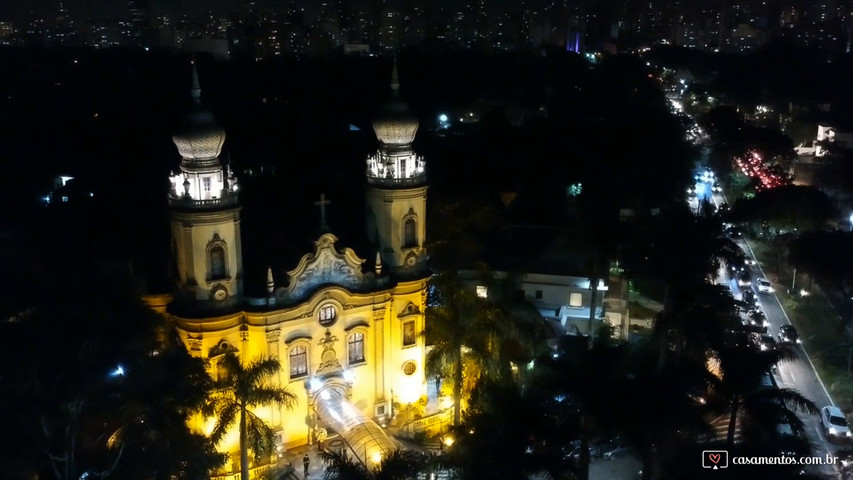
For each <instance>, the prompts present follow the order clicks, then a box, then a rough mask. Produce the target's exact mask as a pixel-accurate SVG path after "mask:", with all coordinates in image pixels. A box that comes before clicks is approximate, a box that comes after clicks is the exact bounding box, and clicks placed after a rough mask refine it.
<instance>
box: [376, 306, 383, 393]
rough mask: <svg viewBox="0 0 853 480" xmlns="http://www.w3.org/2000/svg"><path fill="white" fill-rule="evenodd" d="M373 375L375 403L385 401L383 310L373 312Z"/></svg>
mask: <svg viewBox="0 0 853 480" xmlns="http://www.w3.org/2000/svg"><path fill="white" fill-rule="evenodd" d="M373 342H374V344H373V345H374V349H373V350H374V355H373V357H374V362H375V363H374V368H375V370H374V373H375V375H374V376H375V378H376V392H375V395H376V401H377V402H381V401H383V400H385V308H384V307H383V308H381V309H379V310H374V311H373Z"/></svg>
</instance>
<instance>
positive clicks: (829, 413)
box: [820, 405, 853, 441]
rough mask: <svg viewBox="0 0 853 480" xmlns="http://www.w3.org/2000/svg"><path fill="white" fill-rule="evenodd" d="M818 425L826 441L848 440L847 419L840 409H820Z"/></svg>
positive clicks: (849, 433)
mask: <svg viewBox="0 0 853 480" xmlns="http://www.w3.org/2000/svg"><path fill="white" fill-rule="evenodd" d="M820 424H821V426H822V427H823V433H824V434H826V439H827V440H833V439H837V440H845V441H846V440H849V439H850V437H851V435H853V434H851V432H850V426H849V425H848V424H847V418H846V417H845V416H844V413H842V412H841V409H840V408H838V407H835V406H832V405H828V406H826V407H823V408H821V409H820Z"/></svg>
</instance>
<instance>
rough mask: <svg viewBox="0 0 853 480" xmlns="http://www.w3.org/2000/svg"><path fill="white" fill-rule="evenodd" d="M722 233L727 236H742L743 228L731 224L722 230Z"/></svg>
mask: <svg viewBox="0 0 853 480" xmlns="http://www.w3.org/2000/svg"><path fill="white" fill-rule="evenodd" d="M723 233H724V234H725V235H726V236H727V237H729V238H740V237H742V236H743V230H741V228H740V227H738V226H737V225H732V226H729V227H727V228H726V229H725V230H723Z"/></svg>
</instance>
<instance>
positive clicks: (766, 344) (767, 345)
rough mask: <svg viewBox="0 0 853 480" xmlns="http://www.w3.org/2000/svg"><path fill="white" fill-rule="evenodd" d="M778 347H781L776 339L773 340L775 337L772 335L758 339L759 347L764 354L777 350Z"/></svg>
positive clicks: (765, 335)
mask: <svg viewBox="0 0 853 480" xmlns="http://www.w3.org/2000/svg"><path fill="white" fill-rule="evenodd" d="M778 346H779V345H778V344H777V343H776V339H775V338H773V335H770V334H769V333H765V334H764V335H761V336H760V337H758V347H759V348H760V349H761V351H763V352H764V351H770V350H775V349H776V347H778Z"/></svg>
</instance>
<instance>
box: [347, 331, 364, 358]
mask: <svg viewBox="0 0 853 480" xmlns="http://www.w3.org/2000/svg"><path fill="white" fill-rule="evenodd" d="M347 351H348V355H349V356H348V358H349V364H350V365H355V364H357V363H364V334H363V333H353V334H352V335H350V336H349V339H348V340H347Z"/></svg>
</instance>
